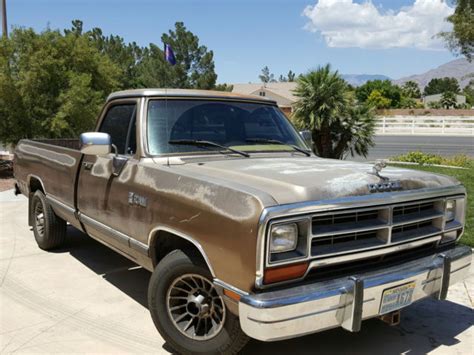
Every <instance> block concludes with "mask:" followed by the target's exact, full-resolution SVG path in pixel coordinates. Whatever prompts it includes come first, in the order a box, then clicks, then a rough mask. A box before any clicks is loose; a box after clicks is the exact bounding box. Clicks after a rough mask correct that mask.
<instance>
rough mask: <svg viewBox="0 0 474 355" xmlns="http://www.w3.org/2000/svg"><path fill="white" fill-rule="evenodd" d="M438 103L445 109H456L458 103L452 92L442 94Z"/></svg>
mask: <svg viewBox="0 0 474 355" xmlns="http://www.w3.org/2000/svg"><path fill="white" fill-rule="evenodd" d="M440 103H441V105H443V107H444V108H446V109H449V108H451V107H456V104H457V103H458V102H457V100H456V94H455V93H454V92H452V91H446V92H444V93H443V96H441V100H440Z"/></svg>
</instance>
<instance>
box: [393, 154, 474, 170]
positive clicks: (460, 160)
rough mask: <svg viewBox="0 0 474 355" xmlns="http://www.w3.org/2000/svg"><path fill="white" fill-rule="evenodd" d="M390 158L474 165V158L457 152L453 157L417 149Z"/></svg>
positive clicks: (441, 163) (423, 163)
mask: <svg viewBox="0 0 474 355" xmlns="http://www.w3.org/2000/svg"><path fill="white" fill-rule="evenodd" d="M390 160H392V161H400V162H407V163H417V164H420V165H448V166H457V167H462V168H470V167H474V159H472V158H471V157H469V156H467V155H465V154H457V155H454V156H452V157H442V156H440V155H436V154H430V153H423V152H420V151H416V152H409V153H406V154H402V155H398V156H395V157H392V158H391V159H390Z"/></svg>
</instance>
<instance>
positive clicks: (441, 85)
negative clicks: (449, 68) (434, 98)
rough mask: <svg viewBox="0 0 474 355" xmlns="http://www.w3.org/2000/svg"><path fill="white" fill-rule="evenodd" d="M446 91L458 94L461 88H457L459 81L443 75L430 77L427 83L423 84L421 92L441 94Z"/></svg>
mask: <svg viewBox="0 0 474 355" xmlns="http://www.w3.org/2000/svg"><path fill="white" fill-rule="evenodd" d="M447 91H450V92H453V93H455V94H459V92H460V91H461V89H460V88H459V83H458V81H457V80H456V78H448V77H444V78H434V79H431V80H430V82H429V83H428V85H426V86H425V89H424V90H423V94H424V95H425V96H428V95H436V94H442V93H445V92H447Z"/></svg>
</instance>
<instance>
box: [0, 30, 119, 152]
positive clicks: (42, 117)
mask: <svg viewBox="0 0 474 355" xmlns="http://www.w3.org/2000/svg"><path fill="white" fill-rule="evenodd" d="M0 53H1V55H0V141H2V142H4V143H7V144H8V143H10V144H16V142H17V141H18V140H19V139H21V138H33V137H46V138H55V137H77V136H78V135H79V134H80V133H82V132H84V131H88V130H91V129H93V127H94V123H95V120H96V116H97V114H98V112H99V110H100V108H101V106H102V104H103V101H104V99H105V97H106V96H107V95H108V94H109V93H110V92H111V91H114V90H116V89H118V88H119V87H120V83H119V78H120V73H121V72H120V68H119V67H117V65H115V64H114V63H113V62H112V61H111V60H110V59H109V57H107V56H105V55H102V54H101V53H100V52H99V50H98V49H97V48H96V46H95V45H94V43H93V42H92V41H91V40H90V38H88V36H85V35H83V34H82V28H81V27H80V26H76V27H75V28H73V30H71V31H68V32H66V33H64V34H62V33H61V32H59V31H53V30H50V29H48V30H46V31H44V32H42V33H39V34H38V33H35V32H34V31H33V30H32V29H23V28H16V29H14V30H13V31H12V33H11V36H10V38H8V39H7V38H3V39H1V40H0Z"/></svg>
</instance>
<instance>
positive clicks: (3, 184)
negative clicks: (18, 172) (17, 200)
mask: <svg viewBox="0 0 474 355" xmlns="http://www.w3.org/2000/svg"><path fill="white" fill-rule="evenodd" d="M14 186H15V179H13V178H9V179H4V178H0V192H1V191H6V190H10V189H13V187H14Z"/></svg>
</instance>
